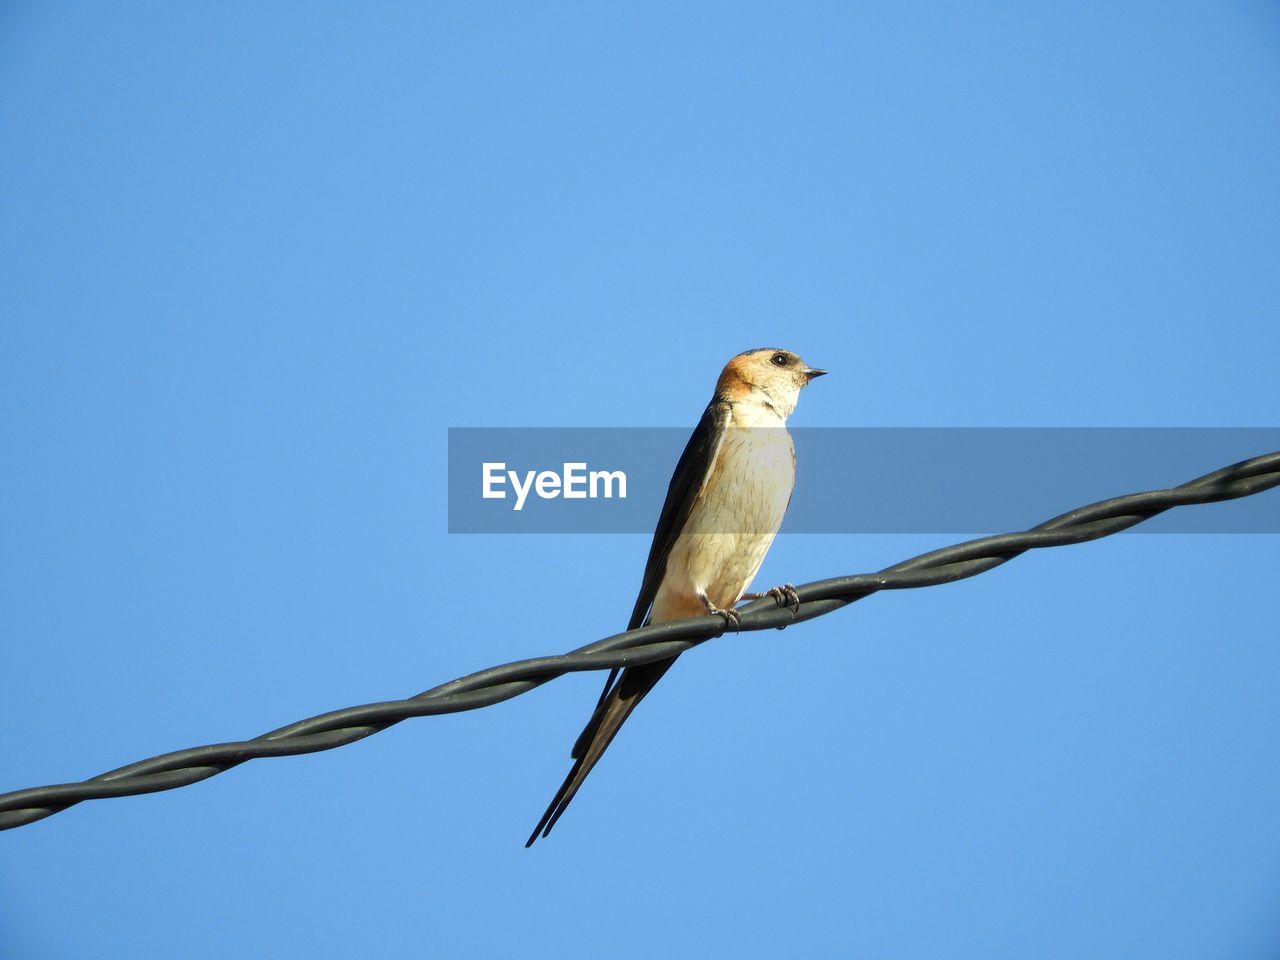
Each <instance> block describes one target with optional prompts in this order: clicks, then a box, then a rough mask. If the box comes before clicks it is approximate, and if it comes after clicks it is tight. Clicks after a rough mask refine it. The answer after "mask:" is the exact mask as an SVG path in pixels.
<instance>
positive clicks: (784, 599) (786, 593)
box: [765, 583, 800, 613]
mask: <svg viewBox="0 0 1280 960" xmlns="http://www.w3.org/2000/svg"><path fill="white" fill-rule="evenodd" d="M765 596H766V597H773V601H774V603H776V604H777V605H778V606H780V607H790V608H791V611H792V612H793V613H799V612H800V595H799V594H798V593H796V588H795V584H792V583H784V584H783V585H782V586H780V587H774V588H772V589H771V590H766V591H765Z"/></svg>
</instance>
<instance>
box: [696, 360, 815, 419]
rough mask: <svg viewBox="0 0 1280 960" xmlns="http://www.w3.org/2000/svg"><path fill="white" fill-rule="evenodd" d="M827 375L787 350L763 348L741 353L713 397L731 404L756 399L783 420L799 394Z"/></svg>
mask: <svg viewBox="0 0 1280 960" xmlns="http://www.w3.org/2000/svg"><path fill="white" fill-rule="evenodd" d="M826 372H827V371H825V370H818V369H815V368H814V367H811V366H809V365H808V364H807V363H805V362H804V361H803V360H801V359H800V358H799V357H798V356H796V355H795V354H794V353H792V352H791V351H790V350H782V349H780V348H778V347H762V348H760V349H758V350H748V351H747V352H746V353H740V354H738V355H737V356H736V357H734V358H733V359H732V360H730V361H729V362H728V363H727V364H725V368H724V370H723V371H722V372H721V374H720V380H719V381H718V382H717V383H716V395H717V396H723V397H725V398H726V399H728V400H732V401H738V402H741V401H744V400H751V399H755V400H758V401H760V402H764V403H767V404H769V406H772V407H774V408H775V409H776V410H777V411H778V413H780V414H781V415H782V416H784V417H786V416H789V415H790V414H791V412H792V411H793V410H795V408H796V401H797V400H799V398H800V391H801V390H803V389H804V388H805V386H806V385H808V383H809V382H810V381H811V380H813V379H815V378H817V377H820V376H822V375H823V374H825V373H826Z"/></svg>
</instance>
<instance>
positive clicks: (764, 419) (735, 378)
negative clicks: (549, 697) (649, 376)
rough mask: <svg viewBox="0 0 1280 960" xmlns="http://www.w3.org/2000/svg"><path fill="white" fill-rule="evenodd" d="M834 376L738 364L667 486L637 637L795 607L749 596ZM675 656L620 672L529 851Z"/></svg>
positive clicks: (636, 615) (801, 366)
mask: <svg viewBox="0 0 1280 960" xmlns="http://www.w3.org/2000/svg"><path fill="white" fill-rule="evenodd" d="M826 372H827V371H825V370H818V369H816V368H814V367H811V366H809V365H808V364H807V363H805V362H804V361H803V360H801V359H800V357H798V356H797V355H796V354H794V353H792V352H791V351H790V350H783V349H780V348H777V347H763V348H760V349H756V350H748V351H746V352H745V353H740V354H738V355H737V356H735V357H733V358H732V359H731V360H729V362H728V363H727V364H725V367H724V369H723V370H722V371H721V373H720V376H719V378H718V379H717V380H716V386H715V392H714V393H713V394H712V397H711V402H710V403H708V404H707V408H706V410H705V411H704V412H703V414H702V419H701V420H700V421H699V422H698V425H697V427H695V428H694V431H693V434H692V435H691V436H690V437H689V442H688V443H687V444H686V446H685V448H684V453H682V454H681V456H680V459H679V461H678V462H677V463H676V468H675V472H674V474H673V475H672V477H671V483H670V485H669V487H668V488H667V497H666V500H665V501H664V502H663V505H662V510H661V512H660V513H659V515H658V524H657V528H656V530H655V531H654V535H653V544H652V546H651V547H650V548H649V558H648V561H647V562H646V563H645V568H644V576H643V577H642V578H641V583H640V593H639V596H638V597H637V598H636V602H635V606H634V608H633V609H632V612H631V620H630V621H629V623H628V624H627V629H628V630H634V629H635V628H636V627H640V626H646V625H648V624H651V623H663V622H664V621H667V620H679V619H681V618H684V617H694V616H701V615H710V616H720V617H723V618H724V619H725V621H726V624H725V625H726V628H727V627H728V626H729V625H733V626H737V624H738V622H739V620H740V619H741V618H740V616H739V614H738V613H737V612H736V611H735V610H734V607H735V606H736V605H737V604H738V603H739V602H740V601H742V600H755V599H759V598H761V597H766V596H770V597H773V598H774V600H775V601H776V602H777V603H778V605H779V606H785V605H794V606H796V607H797V608H798V606H799V598H798V597H797V596H796V591H795V587H794V586H792V585H791V584H789V583H788V584H784V585H782V586H780V587H774V588H772V589H770V590H767V591H765V592H764V593H747V592H746V590H747V587H749V586H750V585H751V581H752V580H754V579H755V575H756V572H757V571H758V570H759V569H760V564H761V563H763V562H764V557H765V554H766V553H767V552H768V550H769V547H770V546H771V545H772V543H773V539H774V537H775V536H776V534H777V532H778V529H779V527H781V526H782V518H783V515H784V514H785V513H786V510H787V506H788V505H789V504H790V502H791V493H792V490H793V488H794V485H795V447H794V445H793V443H792V440H791V435H790V434H789V433H788V432H787V430H786V423H787V417H789V416H790V415H791V413H792V412H793V411H794V410H795V408H796V402H797V401H798V400H799V397H800V391H801V390H802V389H804V387H805V386H807V385H808V384H809V383H810V382H812V381H813V380H814V379H815V378H817V377H820V376H823V375H824V374H825V373H826ZM675 662H676V657H669V658H667V659H664V660H656V661H654V662H653V663H645V664H640V665H638V666H633V667H626V668H625V669H619V668H615V669H614V670H612V671H611V672H610V674H609V677H608V679H607V680H606V681H605V685H604V692H603V693H601V695H600V699H599V701H598V702H597V704H596V708H595V711H594V712H593V713H592V715H591V719H590V720H588V721H587V725H586V727H584V728H583V731H582V733H581V734H580V735H579V737H578V739H577V741H576V742H575V743H574V746H573V750H572V751H571V752H570V758H571V759H572V760H573V766H572V768H571V769H570V770H569V773H568V775H567V776H566V777H565V779H564V783H562V784H561V785H560V789H559V790H557V791H556V794H555V796H554V797H553V798H552V800H551V803H550V804H549V805H548V807H547V810H546V812H545V813H544V814H543V815H542V819H541V820H539V821H538V825H537V826H536V827H534V830H533V833H532V834H530V836H529V839H528V841H526V843H525V847H531V846H532V845H533V843H534V841H536V840H537V839H538V838H539V836H541V837H546V836H547V835H548V834H550V833H551V828H552V827H554V826H555V825H556V821H558V820H559V819H560V817H561V816H562V815H563V814H564V812H565V810H566V809H567V808H568V806H569V804H570V803H571V802H572V800H573V798H574V797H575V796H576V795H577V793H578V790H579V788H580V787H581V786H582V782H583V780H585V779H586V777H587V775H588V774H589V773H590V772H591V770H592V768H593V767H595V765H596V763H597V762H598V761H599V760H600V757H601V755H602V754H603V753H604V751H605V750H606V749H607V748H608V746H609V744H610V743H612V742H613V738H614V737H615V736H616V735H617V733H618V730H619V728H620V727H621V726H622V724H623V722H624V721H626V719H627V718H628V717H629V716H630V715H631V712H632V711H633V710H635V708H636V707H637V706H638V705H639V703H640V701H641V700H643V699H644V698H645V695H646V694H648V692H649V691H650V690H652V689H653V687H654V685H655V684H656V683H657V682H658V681H659V680H661V679H662V677H663V675H664V674H665V673H666V672H667V671H668V670H669V669H671V665H672V664H673V663H675Z"/></svg>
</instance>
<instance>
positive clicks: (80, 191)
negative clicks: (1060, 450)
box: [0, 2, 1280, 960]
mask: <svg viewBox="0 0 1280 960" xmlns="http://www.w3.org/2000/svg"><path fill="white" fill-rule="evenodd" d="M1278 91H1280V10H1277V8H1276V6H1275V5H1274V4H1269V3H1261V2H1255V3H1246V2H1215V3H1211V2H1204V3H1176V4H1167V3H1128V4H1114V3H1086V4H1022V5H1010V4H1002V3H940V4H903V3H878V4H856V5H855V4H834V3H833V4H802V5H794V4H793V5H744V4H727V3H725V4H721V3H703V4H675V3H672V4H665V3H664V4H636V5H629V6H628V7H627V8H625V9H624V8H621V7H619V6H618V5H611V4H606V5H598V4H574V5H567V4H548V5H527V4H511V5H495V4H440V3H432V4H410V3H405V4H392V3H371V4H360V5H348V4H312V3H307V4H303V3H276V4H267V5H262V4H221V5H215V6H214V7H212V8H207V9H201V8H197V6H196V5H190V4H169V3H147V4H139V3H122V4H110V5H104V4H74V3H73V4H37V3H21V2H13V3H9V4H6V5H5V7H4V9H3V11H0V245H2V249H3V256H0V316H2V317H3V320H2V322H0V338H2V339H0V444H2V447H0V449H3V457H4V468H3V471H0V531H2V534H0V633H2V636H3V643H4V653H3V671H2V672H0V757H2V758H3V764H2V765H0V766H2V773H3V777H2V779H3V782H2V783H0V789H16V788H19V787H25V786H32V785H35V784H40V783H47V782H61V781H66V780H74V779H79V778H82V777H87V776H90V775H93V774H96V773H99V772H102V771H103V770H106V769H109V768H111V767H114V766H117V765H121V764H123V763H126V762H129V761H131V760H134V759H138V758H141V757H144V756H147V755H150V754H153V753H158V752H161V751H166V750H171V749H177V748H181V747H186V746H192V745H196V744H200V743H206V742H211V741H219V740H226V739H239V738H243V737H250V736H254V735H256V734H258V733H261V732H263V731H265V730H268V729H271V728H273V727H276V726H279V725H282V724H284V723H287V722H289V721H292V720H294V719H297V718H300V717H303V716H306V715H309V714H312V713H317V712H320V711H322V710H326V709H330V708H335V707H340V706H345V705H349V704H354V703H359V702H364V701H370V700H379V699H386V698H393V697H400V696H405V695H408V694H412V693H415V692H418V691H420V690H422V689H425V688H427V687H429V686H432V685H434V684H436V683H437V682H440V681H443V680H446V679H449V678H451V677H453V676H456V675H458V674H461V673H464V672H468V671H470V670H473V669H477V668H480V667H484V666H488V665H491V664H495V663H500V662H503V661H506V660H511V659H515V658H519V657H524V656H531V655H538V654H544V653H554V652H560V651H563V650H566V649H568V648H570V647H573V646H577V645H579V644H581V643H584V642H586V641H588V640H591V639H595V638H597V637H599V636H603V635H605V634H607V633H610V632H613V631H615V630H616V629H619V628H620V627H621V626H623V625H624V623H625V620H626V617H627V613H628V611H629V609H630V606H631V603H632V600H633V598H634V593H635V590H636V587H637V585H638V582H639V577H640V571H641V568H642V566H643V561H644V555H645V552H646V550H647V548H648V542H647V540H646V539H645V538H644V537H643V536H640V535H619V536H590V535H587V536H576V537H571V536H524V537H505V538H504V537H481V536H449V535H448V534H446V532H445V516H446V514H445V511H446V505H445V502H444V482H445V452H446V430H447V428H448V427H450V426H488V425H494V426H496V425H516V426H521V425H538V426H541V425H583V426H609V425H631V426H676V425H690V426H691V425H692V424H693V423H694V422H695V420H696V418H697V416H698V414H699V412H700V411H701V408H702V405H703V404H704V403H705V401H706V399H707V397H708V395H709V393H710V390H711V386H712V382H713V379H714V377H715V374H716V372H717V371H718V369H719V367H720V365H721V364H722V363H723V362H724V360H725V359H726V358H727V357H728V356H730V355H731V354H733V353H736V352H737V351H739V350H743V349H746V348H748V347H753V346H757V345H761V344H775V343H776V344H782V345H785V346H788V347H790V348H792V349H794V350H797V351H798V352H800V353H801V354H802V355H803V356H804V357H805V358H806V359H808V360H809V361H810V362H812V363H814V364H817V365H820V366H823V367H826V368H828V369H830V370H832V371H833V373H832V375H831V376H830V377H828V378H826V379H825V380H822V381H820V382H819V383H818V384H815V385H814V387H813V388H812V389H811V390H809V391H808V392H807V393H806V395H805V396H804V397H803V399H802V403H801V406H800V409H799V411H798V412H797V414H796V416H795V418H794V419H793V423H794V424H796V425H798V426H828V425H829V426H861V425H872V426H1001V425H1015V426H1215V425H1233V426H1276V425H1277V417H1276V413H1277V409H1276V407H1277V388H1276V383H1277V375H1276V367H1277V357H1278V356H1280V334H1278V333H1277V316H1280V271H1277V269H1276V262H1277V251H1278V250H1280V177H1277V170H1280V106H1278V104H1280V100H1278V99H1277V96H1278ZM1259 452H1262V451H1259ZM1216 466H1219V464H1217V463H1201V462H1194V463H1188V464H1187V465H1186V470H1185V475H1180V476H1167V477H1166V476H1161V477H1156V478H1153V483H1156V484H1162V483H1176V482H1179V481H1181V480H1184V479H1188V478H1190V477H1192V476H1195V475H1198V474H1199V473H1202V472H1205V471H1207V470H1210V469H1212V468H1214V467H1216ZM940 469H946V465H940ZM839 482H840V481H839V477H822V478H817V477H812V476H808V475H806V474H805V472H804V464H803V463H801V465H800V480H799V488H798V490H797V494H796V495H797V497H800V496H803V495H804V489H805V485H806V484H818V483H824V484H825V483H839ZM1114 492H1115V493H1124V492H1128V491H1127V490H1115V491H1114ZM1271 496H1272V497H1280V494H1274V493H1273V494H1271ZM1061 506H1062V505H1061V504H1058V503H1054V504H1052V505H1048V506H1047V508H1046V516H1047V515H1048V514H1050V513H1053V512H1056V511H1057V510H1058V509H1059V508H1060V507H1061ZM950 539H953V538H951V537H945V536H928V535H913V536H904V535H898V536H854V535H842V536H790V537H783V538H780V539H779V541H778V542H777V543H776V544H775V546H774V549H773V551H772V552H771V554H770V555H769V558H768V560H767V562H766V564H765V567H764V570H763V571H762V573H761V578H760V579H761V582H762V583H764V584H765V585H768V584H771V583H776V582H779V581H783V580H791V581H795V582H802V581H805V580H810V579H815V578H819V577H825V576H831V575H836V574H840V573H852V572H858V571H863V570H870V569H877V568H880V567H882V566H885V565H887V564H889V563H892V562H895V561H897V560H899V559H902V558H904V557H907V556H910V555H912V554H914V553H917V552H920V551H922V550H925V549H928V548H931V547H934V546H939V545H941V544H943V543H946V542H949V540H950ZM1278 560H1280V537H1276V536H1263V535H1256V536H1248V535H1237V536H1222V535H1198V536H1192V535H1159V536H1147V537H1140V536H1124V537H1117V538H1113V539H1109V540H1105V541H1102V542H1098V543H1095V544H1090V545H1087V546H1082V547H1078V548H1071V549H1063V550H1056V551H1051V552H1045V553H1043V554H1040V555H1036V556H1028V557H1023V558H1021V559H1019V560H1017V561H1016V562H1014V563H1011V564H1009V565H1007V566H1005V567H1003V568H1001V569H1000V570H998V571H996V572H994V573H991V574H987V575H984V576H982V577H979V578H977V579H975V580H971V581H968V582H965V583H961V584H956V585H952V586H948V587H940V588H934V589H929V590H924V591H916V592H913V593H909V594H908V593H902V594H895V595H892V596H878V597H874V598H871V599H868V600H867V601H865V602H862V603H858V604H856V605H855V606H853V607H851V608H849V609H848V610H845V611H842V612H840V613H839V614H837V615H834V616H830V617H827V618H824V619H822V620H821V621H818V622H814V623H812V624H809V625H807V626H804V627H801V628H797V629H794V630H789V631H787V632H786V633H774V632H769V633H767V634H762V633H756V634H750V635H743V636H741V637H729V638H725V639H723V640H720V641H717V642H714V643H710V644H707V645H705V646H703V647H701V648H699V649H698V650H697V651H696V652H694V653H692V654H690V655H688V656H686V657H685V658H683V659H682V661H681V662H680V664H679V667H678V669H676V670H673V671H672V673H671V674H670V675H669V676H668V678H667V679H666V680H664V682H663V684H662V685H661V686H660V687H659V688H658V689H657V691H656V692H655V693H654V694H653V695H652V696H651V697H650V698H649V699H648V700H647V701H646V702H645V704H644V706H643V708H642V709H641V710H640V711H639V712H638V713H637V714H636V716H635V718H634V719H633V721H632V723H631V724H629V725H628V728H627V730H626V732H625V733H624V734H623V735H622V736H621V737H620V738H619V739H618V741H617V742H616V743H615V745H614V747H613V749H612V750H611V751H610V753H609V755H608V757H607V758H606V759H605V761H604V762H603V763H602V764H601V766H600V767H599V768H598V770H597V772H596V773H595V775H594V776H593V777H592V779H591V781H589V782H588V784H587V786H586V788H585V789H584V790H583V792H582V794H581V795H580V797H579V799H578V801H577V803H576V804H575V805H574V807H573V809H572V810H571V811H570V813H569V814H568V815H567V816H566V818H565V819H564V820H563V821H562V822H561V824H560V826H559V827H558V828H557V831H556V833H555V834H554V835H553V836H552V838H551V840H550V842H548V843H545V844H541V845H539V846H537V847H535V848H534V849H533V850H531V851H526V850H524V849H523V848H522V846H521V844H522V841H523V840H524V837H525V836H526V833H527V831H528V830H529V829H530V828H531V826H532V824H533V822H534V821H535V820H536V819H537V817H538V814H539V813H540V812H541V811H542V808H543V806H544V805H545V803H546V801H547V799H548V797H549V796H550V793H551V792H552V790H553V789H554V788H555V786H556V785H557V783H558V782H559V780H560V778H561V776H562V775H563V773H564V771H565V769H566V765H567V762H568V757H567V752H568V748H569V745H570V743H571V741H572V739H573V737H574V736H575V735H576V733H577V731H578V729H579V727H580V726H581V723H582V722H583V720H584V719H585V716H586V714H587V712H588V711H589V709H590V707H591V705H592V703H593V702H594V699H595V696H596V694H597V688H598V684H599V682H600V681H599V677H598V676H597V675H590V676H582V677H576V678H570V679H565V680H561V681H558V682H556V683H553V684H550V685H548V686H546V687H544V688H542V689H541V690H539V691H537V692H535V693H533V694H530V695H528V696H525V697H521V698H518V699H517V700H514V701H512V702H510V703H507V704H504V705H501V706H498V707H494V708H491V709H487V710H483V711H479V712H476V713H471V714H463V715H458V716H452V717H445V718H438V719H431V720H421V721H416V722H411V723H406V724H403V725H401V726H399V727H396V728H394V729H393V730H390V731H388V732H386V733H384V734H381V735H379V736H377V737H374V738H372V739H370V740H368V741H365V742H363V743H360V744H357V745H355V746H350V747H346V748H343V749H341V750H337V751H333V752H331V753H326V754H320V755H316V756H310V757H303V758H292V759H284V760H273V761H262V762H258V763H254V764H250V765H247V766H244V767H241V768H238V769H237V770H235V771H233V772H231V773H229V774H227V775H224V776H220V777H216V778H214V779H212V780H210V781H208V782H205V783H202V784H199V785H196V786H193V787H189V788H186V789H183V790H179V791H175V792H171V793H165V794H158V795H154V796H147V797H140V798H132V799H122V800H115V801H101V802H95V803H88V804H84V805H82V806H80V807H78V808H76V809H74V810H71V811H68V812H66V813H64V814H60V815H58V816H56V817H53V818H50V819H48V820H45V821H43V822H41V823H38V824H35V825H32V826H28V827H24V828H21V829H19V830H16V831H12V832H9V833H5V834H3V835H0V956H3V957H4V958H5V960H61V958H72V957H95V958H115V957H122V958H124V957H127V958H131V960H132V958H138V957H155V956H170V955H172V953H173V951H174V950H175V949H179V950H180V951H181V952H182V953H183V955H184V956H189V957H194V958H204V957H208V958H215V957H216V958H222V957H227V956H308V957H347V956H368V955H371V954H373V953H374V952H387V951H393V950H394V951H402V952H405V953H411V954H414V955H417V954H424V955H425V954H431V955H438V956H450V957H468V956H504V955H516V954H518V955H520V956H533V957H541V956H547V957H551V956H556V957H578V956H582V957H587V956H598V955H600V954H601V953H607V954H608V955H610V956H612V957H618V958H625V957H640V956H654V955H663V956H666V955H674V956H698V955H702V956H705V955H707V954H708V953H712V954H720V955H726V956H734V955H737V956H768V955H778V954H782V953H787V954H790V955H797V956H824V955H842V956H843V955H849V956H870V957H896V958H936V957H942V956H945V957H964V958H967V957H975V958H991V957H1013V956H1037V957H1062V958H1077V957H1082V956H1090V957H1134V956H1151V957H1157V956H1158V957H1162V958H1166V960H1167V958H1210V957H1212V958H1215V960H1222V958H1231V960H1235V958H1254V957H1256V958H1264V957H1267V958H1270V957H1274V956H1275V955H1276V953H1277V952H1278V951H1280V912H1278V911H1277V907H1276V904H1277V902H1278V898H1280V814H1277V811H1280V760H1278V759H1277V758H1278V757H1280V750H1278V749H1277V748H1280V738H1278V735H1277V730H1278V729H1280V726H1278V723H1277V721H1278V720H1280V711H1278V710H1277V707H1276V703H1277V695H1276V681H1277V678H1280V643H1277V633H1278V631H1277V626H1278V625H1280V613H1278V608H1277V606H1276V604H1275V578H1276V568H1277V561H1278Z"/></svg>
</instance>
